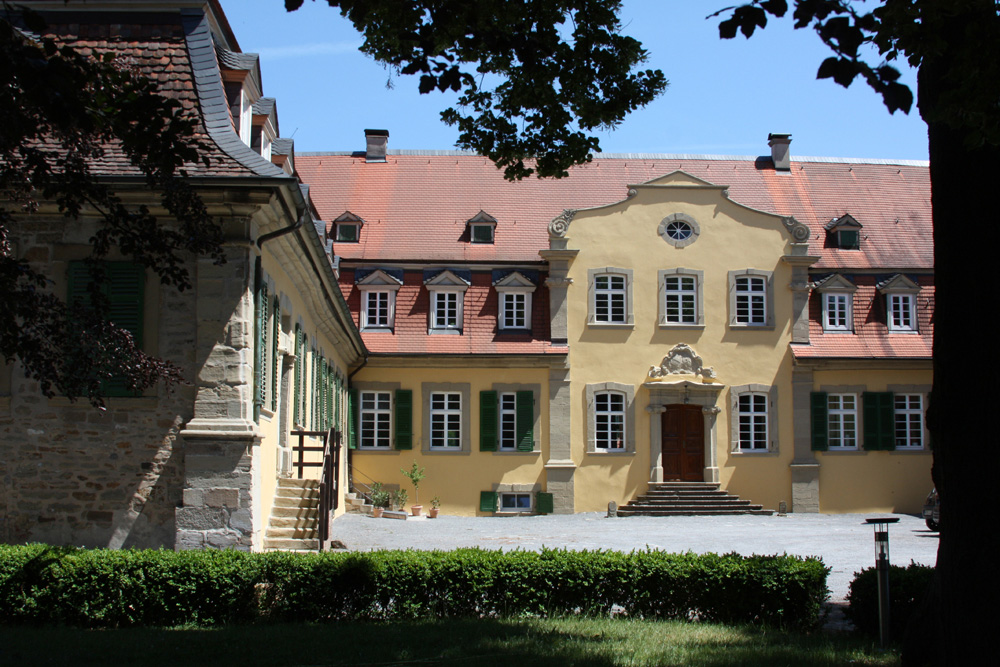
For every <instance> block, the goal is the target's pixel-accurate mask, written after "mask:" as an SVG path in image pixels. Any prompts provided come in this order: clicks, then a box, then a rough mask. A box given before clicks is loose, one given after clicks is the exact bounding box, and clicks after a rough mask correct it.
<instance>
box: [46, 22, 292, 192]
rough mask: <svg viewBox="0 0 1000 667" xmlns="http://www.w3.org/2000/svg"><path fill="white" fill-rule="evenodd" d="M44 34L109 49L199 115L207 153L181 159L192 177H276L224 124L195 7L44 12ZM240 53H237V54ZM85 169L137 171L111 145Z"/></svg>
mask: <svg viewBox="0 0 1000 667" xmlns="http://www.w3.org/2000/svg"><path fill="white" fill-rule="evenodd" d="M43 16H44V18H45V20H46V22H47V23H48V26H47V29H46V31H45V35H44V36H48V37H53V38H55V39H56V40H57V41H58V42H60V43H62V44H66V45H69V46H72V47H73V48H74V49H76V50H77V51H78V52H79V53H81V54H83V55H87V56H90V55H98V54H105V53H113V54H114V55H115V57H116V60H117V62H118V63H120V64H121V65H122V66H124V67H130V68H133V69H134V70H135V71H137V72H138V73H140V74H142V75H143V76H146V77H148V78H150V79H152V80H154V81H156V82H157V84H158V88H159V90H160V92H161V93H162V94H163V95H164V96H165V97H169V98H173V99H175V100H177V101H179V102H180V103H181V105H182V106H183V108H184V111H185V113H189V114H195V115H197V118H198V120H199V127H198V130H197V132H196V137H197V138H198V139H200V140H201V145H202V155H205V156H207V157H208V158H209V159H210V164H209V165H208V166H206V165H205V164H203V163H202V162H200V161H199V162H195V163H190V164H188V165H186V167H185V168H186V172H187V174H188V175H189V176H194V177H217V176H224V177H233V176H277V177H287V175H286V174H284V173H283V172H282V171H281V169H280V168H278V167H276V166H275V165H272V164H270V163H269V162H268V161H266V160H264V159H263V158H262V157H261V156H260V155H257V154H255V153H254V152H253V151H252V150H251V149H250V148H249V147H247V146H245V145H243V144H242V142H240V140H239V137H238V136H237V135H236V132H235V131H234V130H233V129H232V127H231V120H230V116H229V112H228V107H227V105H226V103H225V97H224V92H223V88H222V81H221V78H220V75H219V64H218V59H217V58H218V56H217V54H216V51H215V48H214V42H213V40H212V36H211V32H210V29H209V26H208V21H207V18H206V17H205V15H204V14H203V13H202V12H200V11H192V10H183V11H174V12H168V11H164V12H129V11H124V12H123V11H114V12H102V11H85V8H81V11H73V6H72V5H70V6H69V11H56V12H44V13H43ZM238 55H243V54H238ZM92 169H93V172H94V173H95V174H97V175H106V176H140V175H141V172H140V170H138V169H136V168H135V167H134V166H132V164H131V163H130V162H129V160H128V158H127V157H126V156H125V154H124V153H123V152H122V151H121V150H120V149H119V148H118V147H117V146H115V145H114V144H112V145H108V146H106V147H105V154H104V156H103V157H102V158H101V159H99V160H95V161H93V162H92Z"/></svg>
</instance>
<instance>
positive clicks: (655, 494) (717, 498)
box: [618, 482, 774, 516]
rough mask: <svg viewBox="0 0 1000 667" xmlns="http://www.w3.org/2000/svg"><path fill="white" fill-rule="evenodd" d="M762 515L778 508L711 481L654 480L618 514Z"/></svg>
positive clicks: (768, 514) (622, 507)
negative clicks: (772, 508) (758, 503)
mask: <svg viewBox="0 0 1000 667" xmlns="http://www.w3.org/2000/svg"><path fill="white" fill-rule="evenodd" d="M719 514H761V515H765V516H770V515H772V514H774V510H766V509H764V507H763V506H762V505H754V504H752V503H751V502H750V501H749V500H740V498H739V496H734V495H731V494H729V493H727V492H726V491H720V490H719V484H717V483H715V484H714V483H709V482H650V483H649V490H648V491H647V492H646V493H644V494H641V495H639V496H636V497H635V498H633V499H632V500H630V501H629V502H628V504H627V505H623V506H621V507H619V508H618V516H708V515H719Z"/></svg>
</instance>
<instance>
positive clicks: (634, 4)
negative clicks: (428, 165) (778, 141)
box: [221, 0, 927, 160]
mask: <svg viewBox="0 0 1000 667" xmlns="http://www.w3.org/2000/svg"><path fill="white" fill-rule="evenodd" d="M221 1H222V6H223V8H224V10H225V11H226V15H227V17H228V18H229V22H230V24H231V25H232V28H233V31H234V32H235V33H236V37H237V39H238V40H239V42H240V47H241V48H242V49H243V51H246V52H257V53H260V54H261V68H262V77H263V84H264V94H265V95H268V96H270V97H276V98H277V99H278V119H279V123H280V129H281V135H282V136H284V137H293V138H294V139H295V149H296V151H298V152H303V151H344V150H362V149H363V148H364V129H365V128H378V129H387V130H389V134H390V136H389V148H390V149H395V148H407V149H434V150H446V149H451V148H454V143H455V139H456V137H457V131H456V130H455V129H454V128H451V127H449V126H447V125H444V124H443V123H442V122H441V121H440V119H439V113H440V112H441V111H442V110H443V109H445V108H446V107H447V106H449V105H450V104H451V101H452V99H454V98H453V97H449V96H448V95H445V94H441V93H431V94H428V95H420V94H419V93H418V92H417V80H416V78H414V77H404V76H391V75H390V72H389V71H388V70H386V69H384V68H383V67H382V66H381V65H379V64H378V63H376V62H375V61H373V60H371V59H370V58H368V57H366V56H364V55H362V54H361V53H359V52H358V51H357V47H358V46H359V45H360V43H361V38H360V36H359V35H358V33H356V32H355V31H354V29H353V28H352V27H351V25H350V24H349V23H348V22H347V21H345V20H344V19H342V18H341V17H340V14H339V12H338V11H337V10H335V9H331V8H329V7H328V6H327V4H326V2H325V0H323V1H321V2H311V1H310V0H306V3H305V6H304V7H303V8H302V9H300V10H299V11H297V12H293V13H291V14H288V13H286V12H285V10H284V3H283V2H282V0H221ZM729 4H732V0H707V1H706V0H625V2H624V6H623V11H622V20H623V23H624V26H625V28H624V32H625V33H626V34H629V35H632V36H633V37H635V38H637V39H639V40H640V41H641V42H642V43H643V45H644V46H645V48H646V49H647V50H648V51H649V52H650V55H649V62H648V63H647V64H646V65H645V66H646V67H652V68H658V69H661V70H662V71H663V72H664V74H666V77H667V79H668V80H669V81H670V85H669V87H668V88H667V90H666V92H665V93H663V94H662V95H661V96H660V97H659V98H657V99H656V100H655V101H654V102H653V103H651V104H649V105H648V106H647V107H645V108H643V109H641V110H639V111H637V112H634V113H633V114H631V115H630V116H628V117H627V118H626V120H625V122H624V123H622V125H621V126H619V127H618V128H616V129H615V130H613V131H609V132H606V133H602V134H601V135H600V138H601V148H602V150H603V151H604V152H607V153H688V154H709V155H763V154H765V153H767V152H768V148H767V135H768V133H769V132H790V133H791V134H792V146H791V150H792V155H793V157H795V156H814V157H816V156H824V157H854V158H893V159H915V160H926V159H927V130H926V126H925V125H924V123H923V121H921V120H920V117H919V115H918V114H917V111H916V109H915V108H914V109H913V110H912V111H911V112H910V114H909V115H908V116H907V115H903V114H901V113H899V112H897V113H896V114H895V115H889V113H888V111H886V109H885V107H884V106H883V105H882V102H881V99H880V98H879V97H878V96H877V95H876V94H875V93H873V92H872V91H871V90H870V89H868V88H867V87H866V86H864V85H863V84H862V83H861V82H855V83H854V85H852V86H851V87H850V88H849V89H844V88H842V87H841V86H838V85H836V84H834V83H833V82H831V81H829V80H824V81H817V80H816V69H817V68H818V67H819V64H820V62H822V60H823V59H824V58H826V57H827V56H828V55H829V54H828V52H827V50H826V47H825V46H824V45H823V44H822V43H821V42H820V41H819V38H818V37H816V35H815V34H814V33H813V32H812V31H811V30H793V29H792V26H791V20H790V19H788V18H786V19H783V20H780V21H772V22H771V23H770V24H769V25H768V27H767V28H766V29H765V30H764V31H763V32H759V33H758V34H756V35H754V37H753V38H752V39H750V40H747V39H744V38H743V37H742V36H740V37H737V38H736V39H734V40H725V41H723V40H720V39H719V37H718V19H709V20H706V18H705V17H706V16H707V15H709V14H711V13H712V12H713V11H715V10H716V9H719V8H721V7H725V6H728V5H729ZM389 81H391V83H392V86H391V87H387V86H386V83H387V82H389ZM904 81H905V82H907V83H909V84H910V87H911V89H914V90H915V75H914V74H913V72H912V71H905V72H904Z"/></svg>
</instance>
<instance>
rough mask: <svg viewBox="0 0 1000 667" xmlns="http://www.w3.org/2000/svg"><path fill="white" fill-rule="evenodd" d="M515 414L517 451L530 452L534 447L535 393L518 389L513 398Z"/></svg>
mask: <svg viewBox="0 0 1000 667" xmlns="http://www.w3.org/2000/svg"><path fill="white" fill-rule="evenodd" d="M515 405H516V410H517V416H516V420H515V422H516V423H515V428H516V429H517V435H516V437H517V451H519V452H530V451H532V450H534V448H535V434H534V428H535V395H534V393H533V392H530V391H519V392H517V396H516V398H515Z"/></svg>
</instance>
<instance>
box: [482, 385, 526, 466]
mask: <svg viewBox="0 0 1000 667" xmlns="http://www.w3.org/2000/svg"><path fill="white" fill-rule="evenodd" d="M534 428H535V396H534V392H531V391H516V392H498V391H481V392H479V451H482V452H495V451H498V450H499V451H519V452H531V451H534V448H535V434H534Z"/></svg>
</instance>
